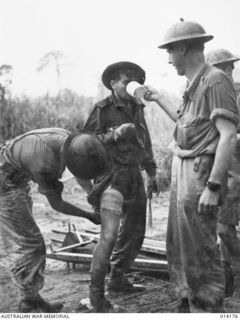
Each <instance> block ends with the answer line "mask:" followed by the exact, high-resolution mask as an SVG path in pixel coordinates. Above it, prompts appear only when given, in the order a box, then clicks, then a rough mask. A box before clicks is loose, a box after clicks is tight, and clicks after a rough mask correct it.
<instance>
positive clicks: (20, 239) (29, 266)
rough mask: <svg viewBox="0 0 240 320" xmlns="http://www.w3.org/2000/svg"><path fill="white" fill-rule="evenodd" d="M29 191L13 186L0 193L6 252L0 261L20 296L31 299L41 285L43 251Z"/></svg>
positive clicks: (1, 231)
mask: <svg viewBox="0 0 240 320" xmlns="http://www.w3.org/2000/svg"><path fill="white" fill-rule="evenodd" d="M28 191H29V189H26V190H25V188H16V187H15V188H12V189H9V190H8V191H6V192H2V193H1V194H0V236H1V239H2V242H3V246H4V250H5V254H6V256H5V257H4V259H2V261H0V263H1V264H2V265H3V264H4V266H5V267H8V268H9V270H10V271H11V273H12V276H13V279H14V280H15V282H16V284H17V286H18V288H19V293H20V296H21V298H22V299H28V298H30V299H32V298H34V296H36V295H37V294H38V292H39V291H40V290H41V289H42V288H43V284H44V278H43V272H44V269H45V252H46V250H45V244H44V240H43V237H42V235H41V232H40V230H39V228H38V226H37V225H36V223H35V221H34V219H33V217H32V208H31V207H32V202H31V198H30V197H29V195H28ZM5 262H6V265H5Z"/></svg>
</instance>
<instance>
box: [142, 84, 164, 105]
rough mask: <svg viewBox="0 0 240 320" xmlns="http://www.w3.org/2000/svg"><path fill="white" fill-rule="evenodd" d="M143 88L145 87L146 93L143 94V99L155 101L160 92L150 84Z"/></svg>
mask: <svg viewBox="0 0 240 320" xmlns="http://www.w3.org/2000/svg"><path fill="white" fill-rule="evenodd" d="M145 88H146V93H145V95H144V99H145V100H146V101H157V100H158V98H159V95H160V92H159V91H158V90H157V89H155V88H153V87H151V86H145Z"/></svg>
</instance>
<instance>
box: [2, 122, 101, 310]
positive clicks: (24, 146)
mask: <svg viewBox="0 0 240 320" xmlns="http://www.w3.org/2000/svg"><path fill="white" fill-rule="evenodd" d="M105 164H106V155H105V149H104V147H103V145H102V143H101V142H100V141H99V140H98V139H97V138H96V137H94V136H93V135H87V134H78V135H73V134H70V132H69V131H67V130H64V129H60V128H48V129H39V130H34V131H30V132H27V133H25V134H23V135H20V136H17V137H16V138H14V139H12V140H10V141H9V142H7V143H5V144H4V145H2V146H1V148H0V200H1V201H0V232H1V237H2V241H3V246H4V249H5V251H6V254H7V256H6V259H7V260H8V263H9V268H10V271H11V273H12V275H13V278H14V280H15V282H16V283H17V286H18V288H19V292H20V297H21V301H20V303H19V312H58V311H60V310H61V309H62V307H63V305H62V303H52V304H51V303H49V302H47V301H45V300H44V299H43V298H42V297H41V295H40V294H39V291H40V290H41V289H42V288H43V285H44V276H43V272H44V269H45V255H46V250H45V243H44V239H43V236H42V235H41V232H40V230H39V228H38V226H37V225H36V223H35V221H34V219H33V216H32V201H31V197H30V195H29V189H30V188H29V181H31V180H32V181H34V182H36V183H37V184H38V189H39V192H41V193H42V194H44V195H45V196H46V197H47V199H48V202H49V203H50V205H51V207H52V208H53V209H55V210H57V211H59V212H62V213H65V214H67V215H73V216H77V217H84V218H87V219H89V220H91V221H92V222H94V223H96V224H99V223H100V220H99V217H98V216H96V215H94V214H93V213H91V212H87V211H84V210H82V209H80V208H78V207H76V206H74V205H72V204H70V203H68V202H66V201H65V200H63V199H62V196H61V194H62V190H63V184H62V182H60V181H59V179H60V178H61V176H62V173H63V171H64V170H65V168H66V167H67V168H68V169H69V170H70V172H71V173H72V174H73V175H74V176H75V177H76V178H77V179H78V178H82V179H91V178H95V177H96V176H98V175H99V174H102V173H103V172H104V170H105Z"/></svg>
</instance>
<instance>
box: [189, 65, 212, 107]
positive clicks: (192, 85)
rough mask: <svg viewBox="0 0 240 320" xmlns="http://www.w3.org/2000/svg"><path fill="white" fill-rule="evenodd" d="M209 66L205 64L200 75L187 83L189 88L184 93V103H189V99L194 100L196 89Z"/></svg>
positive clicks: (199, 72)
mask: <svg viewBox="0 0 240 320" xmlns="http://www.w3.org/2000/svg"><path fill="white" fill-rule="evenodd" d="M208 67H209V65H208V64H207V63H204V64H203V66H202V67H201V68H200V70H199V71H198V73H197V74H196V75H195V76H194V77H193V79H192V81H191V82H190V83H189V82H188V83H187V88H186V90H185V91H184V93H183V101H184V102H185V103H187V102H188V101H189V99H192V97H193V95H194V92H195V89H196V88H197V86H198V84H199V81H200V79H201V77H202V76H203V74H204V73H205V71H206V70H207V68H208Z"/></svg>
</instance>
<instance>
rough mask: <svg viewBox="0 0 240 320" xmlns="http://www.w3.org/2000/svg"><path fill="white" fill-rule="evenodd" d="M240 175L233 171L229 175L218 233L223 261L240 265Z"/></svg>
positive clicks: (219, 215) (220, 213)
mask: <svg viewBox="0 0 240 320" xmlns="http://www.w3.org/2000/svg"><path fill="white" fill-rule="evenodd" d="M239 194H240V175H239V174H235V173H231V174H230V175H229V177H228V193H227V195H226V198H225V200H224V203H223V205H222V206H221V208H220V210H219V214H218V222H219V224H218V235H219V237H220V249H221V250H220V251H221V258H222V261H224V262H228V263H229V264H231V263H232V264H233V266H235V265H236V268H237V269H239V267H240V240H239V239H238V236H237V231H236V225H238V221H239V210H240V196H239Z"/></svg>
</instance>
